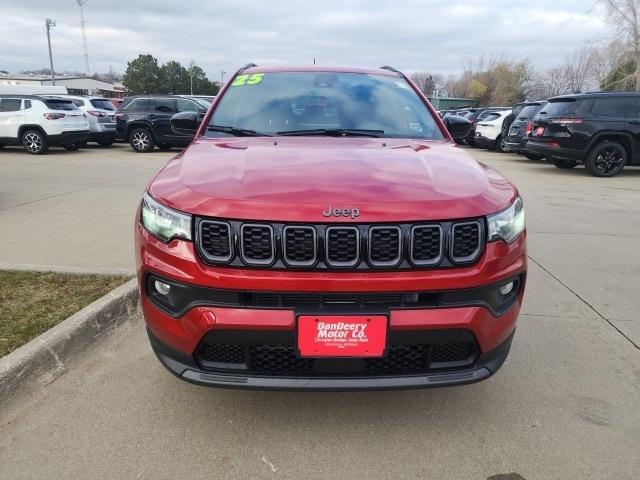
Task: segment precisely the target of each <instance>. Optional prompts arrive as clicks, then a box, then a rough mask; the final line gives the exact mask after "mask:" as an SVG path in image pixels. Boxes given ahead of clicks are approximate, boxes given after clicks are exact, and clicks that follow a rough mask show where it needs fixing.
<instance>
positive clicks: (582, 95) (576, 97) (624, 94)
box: [548, 92, 640, 102]
mask: <svg viewBox="0 0 640 480" xmlns="http://www.w3.org/2000/svg"><path fill="white" fill-rule="evenodd" d="M607 97H630V98H633V97H640V92H587V93H575V94H573V95H558V96H557V97H551V98H550V99H549V100H548V101H549V102H561V101H563V100H579V99H581V98H607Z"/></svg>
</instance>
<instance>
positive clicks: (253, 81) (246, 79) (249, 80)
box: [231, 73, 264, 87]
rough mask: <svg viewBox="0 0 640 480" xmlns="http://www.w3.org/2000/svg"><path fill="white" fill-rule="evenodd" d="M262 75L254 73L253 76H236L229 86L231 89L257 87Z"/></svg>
mask: <svg viewBox="0 0 640 480" xmlns="http://www.w3.org/2000/svg"><path fill="white" fill-rule="evenodd" d="M263 77H264V73H254V74H253V75H244V74H243V75H238V76H237V77H236V78H235V79H234V80H233V83H232V84H231V86H232V87H241V86H243V85H257V84H258V83H260V82H262V78H263Z"/></svg>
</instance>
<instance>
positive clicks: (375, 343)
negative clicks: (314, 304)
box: [298, 315, 387, 357]
mask: <svg viewBox="0 0 640 480" xmlns="http://www.w3.org/2000/svg"><path fill="white" fill-rule="evenodd" d="M386 343H387V317H385V316H383V315H367V316H353V315H318V316H314V315H301V316H299V317H298V350H299V352H300V356H302V357H381V356H382V355H383V354H384V349H385V345H386Z"/></svg>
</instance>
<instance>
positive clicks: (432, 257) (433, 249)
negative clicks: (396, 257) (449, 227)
mask: <svg viewBox="0 0 640 480" xmlns="http://www.w3.org/2000/svg"><path fill="white" fill-rule="evenodd" d="M441 236H442V230H441V229H440V227H439V226H436V225H429V226H419V227H414V228H413V238H412V239H411V242H412V243H411V252H412V260H413V261H414V262H424V263H428V262H436V261H437V260H438V258H439V257H440V255H441V252H440V249H441V245H442V239H441Z"/></svg>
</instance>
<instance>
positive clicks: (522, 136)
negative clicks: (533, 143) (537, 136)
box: [506, 102, 546, 160]
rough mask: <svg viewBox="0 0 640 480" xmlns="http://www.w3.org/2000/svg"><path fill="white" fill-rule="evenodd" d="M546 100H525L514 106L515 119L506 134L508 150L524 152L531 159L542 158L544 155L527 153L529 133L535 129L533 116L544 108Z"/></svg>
mask: <svg viewBox="0 0 640 480" xmlns="http://www.w3.org/2000/svg"><path fill="white" fill-rule="evenodd" d="M545 103H546V102H524V103H521V104H518V105H516V107H515V108H514V112H516V113H515V114H514V117H513V121H512V122H511V125H510V126H509V127H508V132H507V136H506V139H507V141H506V147H507V150H509V151H511V152H516V153H520V154H522V153H524V154H525V155H526V156H527V158H528V159H529V160H540V159H542V158H543V155H540V154H536V153H527V152H526V146H527V141H528V140H529V134H530V133H531V132H532V131H533V121H532V120H533V117H535V115H536V114H537V113H538V112H539V111H540V110H541V109H542V106H543V105H544V104H545Z"/></svg>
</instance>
